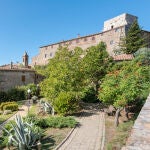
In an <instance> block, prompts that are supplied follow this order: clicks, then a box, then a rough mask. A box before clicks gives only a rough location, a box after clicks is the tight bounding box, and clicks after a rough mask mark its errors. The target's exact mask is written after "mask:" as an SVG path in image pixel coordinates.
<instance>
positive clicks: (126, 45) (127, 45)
mask: <svg viewBox="0 0 150 150" xmlns="http://www.w3.org/2000/svg"><path fill="white" fill-rule="evenodd" d="M145 46H146V41H145V39H144V38H143V33H142V30H141V28H140V27H139V25H138V22H137V21H134V23H133V24H132V25H131V26H130V28H129V30H128V32H127V35H126V37H124V38H122V39H121V43H120V47H121V51H123V52H124V53H126V54H133V53H135V52H136V51H137V50H138V49H139V48H142V47H145Z"/></svg>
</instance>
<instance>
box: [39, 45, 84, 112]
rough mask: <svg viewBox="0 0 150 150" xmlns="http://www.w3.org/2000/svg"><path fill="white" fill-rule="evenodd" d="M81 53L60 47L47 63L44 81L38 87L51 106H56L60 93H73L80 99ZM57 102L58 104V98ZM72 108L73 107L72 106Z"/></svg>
mask: <svg viewBox="0 0 150 150" xmlns="http://www.w3.org/2000/svg"><path fill="white" fill-rule="evenodd" d="M82 53H83V50H82V49H81V48H75V49H74V50H72V51H70V50H69V49H68V48H67V47H60V48H59V49H58V51H57V52H56V55H55V57H54V58H53V59H51V60H50V61H49V64H48V66H47V68H46V71H45V75H46V79H45V80H44V81H43V82H42V83H41V84H40V87H41V93H42V94H43V95H44V96H45V97H46V98H48V99H49V100H50V101H51V102H52V103H53V105H55V106H56V105H57V104H56V103H55V102H54V101H55V100H56V98H57V97H60V96H59V95H60V94H62V92H64V95H65V93H67V92H74V93H76V97H80V95H81V92H82V88H83V85H84V83H83V73H82V69H81V61H82V58H81V55H82ZM57 101H59V102H60V98H59V100H57ZM76 104H77V103H76ZM55 106H54V107H55ZM57 106H58V105H57ZM72 106H73V107H74V105H73V104H72ZM68 107H70V106H69V105H68ZM66 110H67V109H66ZM63 113H64V112H63Z"/></svg>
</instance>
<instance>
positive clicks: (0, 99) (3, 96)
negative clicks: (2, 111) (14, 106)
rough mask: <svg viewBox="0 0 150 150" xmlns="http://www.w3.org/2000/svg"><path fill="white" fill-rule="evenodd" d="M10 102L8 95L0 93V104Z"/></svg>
mask: <svg viewBox="0 0 150 150" xmlns="http://www.w3.org/2000/svg"><path fill="white" fill-rule="evenodd" d="M7 100H8V98H7V93H6V92H2V91H0V103H2V102H6V101H7Z"/></svg>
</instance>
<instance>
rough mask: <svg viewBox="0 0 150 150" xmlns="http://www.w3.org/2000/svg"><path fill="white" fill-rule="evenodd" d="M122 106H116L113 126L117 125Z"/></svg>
mask: <svg viewBox="0 0 150 150" xmlns="http://www.w3.org/2000/svg"><path fill="white" fill-rule="evenodd" d="M121 110H122V108H117V111H116V115H115V127H117V126H118V125H119V116H120V112H121Z"/></svg>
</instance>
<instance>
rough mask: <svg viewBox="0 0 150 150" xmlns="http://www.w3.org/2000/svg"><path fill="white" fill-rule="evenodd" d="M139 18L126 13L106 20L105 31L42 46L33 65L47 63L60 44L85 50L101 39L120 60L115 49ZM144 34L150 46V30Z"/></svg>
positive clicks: (110, 52) (109, 51)
mask: <svg viewBox="0 0 150 150" xmlns="http://www.w3.org/2000/svg"><path fill="white" fill-rule="evenodd" d="M137 19H138V18H137V17H136V16H133V15H130V14H126V13H125V14H122V15H119V16H117V17H115V18H112V19H109V20H107V21H105V22H104V28H103V31H102V32H100V33H96V34H91V35H87V36H82V37H80V36H78V37H77V38H74V39H70V40H66V41H61V42H58V43H53V44H50V45H45V46H42V47H40V52H39V54H38V55H37V56H35V57H33V58H32V66H35V65H46V64H47V63H48V61H49V59H51V58H53V57H54V56H55V53H56V51H57V49H58V48H59V47H60V46H68V48H69V49H74V48H75V47H81V48H82V49H84V50H85V49H87V48H88V47H90V46H94V45H97V44H98V43H100V42H101V41H103V42H105V43H106V45H107V51H108V53H109V55H110V56H112V57H114V59H118V60H119V59H120V57H117V56H115V55H116V54H115V53H114V50H116V49H119V43H120V39H121V37H124V36H125V35H126V33H127V31H128V29H129V27H130V26H131V24H132V23H133V22H134V21H135V20H137ZM143 34H144V35H143V36H144V37H146V39H147V40H148V43H149V45H148V47H150V32H148V31H143ZM122 56H123V57H122V58H121V59H128V57H129V56H128V57H127V56H126V55H122Z"/></svg>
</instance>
